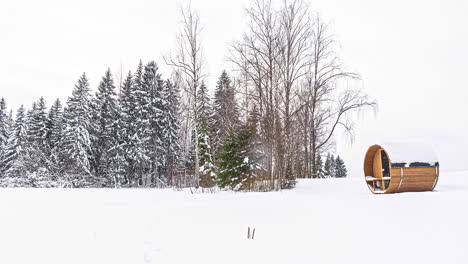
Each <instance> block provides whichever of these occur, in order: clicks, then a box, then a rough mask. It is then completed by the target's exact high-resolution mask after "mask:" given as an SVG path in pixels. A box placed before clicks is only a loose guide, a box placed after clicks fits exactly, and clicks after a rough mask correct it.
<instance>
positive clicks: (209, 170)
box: [198, 120, 216, 188]
mask: <svg viewBox="0 0 468 264" xmlns="http://www.w3.org/2000/svg"><path fill="white" fill-rule="evenodd" d="M198 126H199V128H198V153H199V158H200V160H199V162H200V167H199V169H198V170H199V173H200V187H204V188H209V187H213V185H214V184H215V179H214V177H215V170H216V169H215V166H214V164H213V157H212V155H211V146H210V138H209V136H208V126H207V124H206V120H202V121H201V123H199V125H198Z"/></svg>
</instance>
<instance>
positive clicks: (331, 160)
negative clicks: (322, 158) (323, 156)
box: [330, 154, 336, 178]
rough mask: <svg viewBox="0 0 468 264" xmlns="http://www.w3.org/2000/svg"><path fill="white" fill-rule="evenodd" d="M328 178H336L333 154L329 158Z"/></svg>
mask: <svg viewBox="0 0 468 264" xmlns="http://www.w3.org/2000/svg"><path fill="white" fill-rule="evenodd" d="M330 177H331V178H335V177H336V161H335V156H334V155H333V154H332V155H331V157H330Z"/></svg>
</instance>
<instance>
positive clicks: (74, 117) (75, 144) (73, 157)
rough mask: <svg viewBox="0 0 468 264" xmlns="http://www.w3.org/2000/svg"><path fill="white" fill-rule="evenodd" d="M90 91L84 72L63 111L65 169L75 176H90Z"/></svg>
mask: <svg viewBox="0 0 468 264" xmlns="http://www.w3.org/2000/svg"><path fill="white" fill-rule="evenodd" d="M91 98H92V97H91V93H90V88H89V82H88V78H87V77H86V74H84V73H83V75H82V76H81V77H80V79H79V80H78V84H76V85H75V89H74V90H73V92H72V96H71V97H69V98H68V100H67V108H66V109H65V111H64V118H65V120H66V128H65V131H64V135H63V149H62V151H63V157H65V169H66V170H67V172H70V173H73V174H75V175H77V176H79V175H82V174H83V172H84V173H86V175H89V176H91V175H92V174H91V171H90V163H89V159H90V158H91V155H90V152H91V141H90V137H89V129H90V122H91V106H92V103H91Z"/></svg>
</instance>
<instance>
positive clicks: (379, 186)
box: [364, 143, 439, 194]
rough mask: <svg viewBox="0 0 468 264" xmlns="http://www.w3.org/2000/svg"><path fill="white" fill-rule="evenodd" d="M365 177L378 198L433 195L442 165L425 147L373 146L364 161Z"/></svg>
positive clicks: (394, 144) (403, 144)
mask: <svg viewBox="0 0 468 264" xmlns="http://www.w3.org/2000/svg"><path fill="white" fill-rule="evenodd" d="M364 176H365V180H366V184H367V186H368V187H369V189H370V190H371V192H373V193H375V194H383V193H398V192H422V191H432V190H434V188H435V186H436V184H437V180H438V179H439V161H438V159H437V156H436V155H435V154H434V151H433V149H432V147H431V146H430V145H427V144H424V143H386V144H381V145H373V146H371V147H369V149H368V150H367V153H366V156H365V159H364Z"/></svg>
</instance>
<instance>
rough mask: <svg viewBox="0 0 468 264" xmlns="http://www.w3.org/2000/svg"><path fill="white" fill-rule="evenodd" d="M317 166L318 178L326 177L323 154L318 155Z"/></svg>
mask: <svg viewBox="0 0 468 264" xmlns="http://www.w3.org/2000/svg"><path fill="white" fill-rule="evenodd" d="M316 162H317V167H316V171H317V177H318V178H325V171H324V169H323V162H322V156H321V155H317V161H316Z"/></svg>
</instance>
